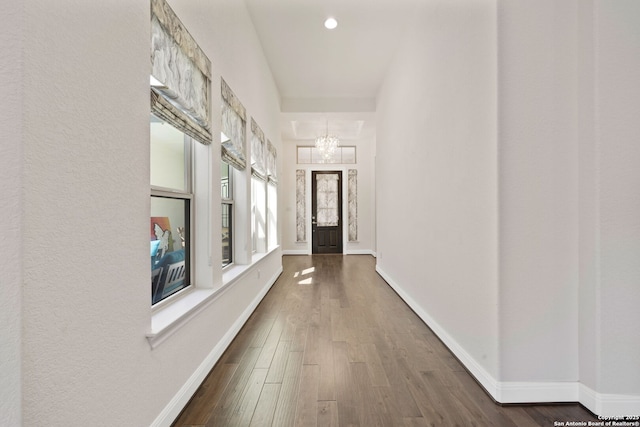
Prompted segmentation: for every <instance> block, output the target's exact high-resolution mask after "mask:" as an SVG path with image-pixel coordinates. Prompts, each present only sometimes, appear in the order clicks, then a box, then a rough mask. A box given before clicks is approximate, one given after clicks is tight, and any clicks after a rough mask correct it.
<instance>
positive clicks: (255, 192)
mask: <svg viewBox="0 0 640 427" xmlns="http://www.w3.org/2000/svg"><path fill="white" fill-rule="evenodd" d="M266 202H267V200H266V198H265V182H264V181H263V180H262V179H260V178H256V177H255V176H253V177H252V178H251V241H252V247H253V252H265V250H266V241H265V240H266V232H267V230H266V212H265V210H266Z"/></svg>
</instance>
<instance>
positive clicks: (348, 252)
mask: <svg viewBox="0 0 640 427" xmlns="http://www.w3.org/2000/svg"><path fill="white" fill-rule="evenodd" d="M375 254H376V253H375V252H374V251H372V250H371V249H347V250H346V251H345V255H371V256H373V257H375V256H376V255H375Z"/></svg>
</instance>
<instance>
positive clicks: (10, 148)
mask: <svg viewBox="0 0 640 427" xmlns="http://www.w3.org/2000/svg"><path fill="white" fill-rule="evenodd" d="M22 18H23V13H22V3H21V2H2V3H0V40H1V42H0V45H1V46H2V61H0V81H2V85H0V129H2V142H0V200H2V202H1V203H2V209H1V211H0V212H1V213H0V219H1V223H2V224H3V227H2V228H3V231H2V245H0V272H1V273H0V275H1V277H0V325H2V326H1V327H0V384H1V385H0V419H1V420H2V422H3V425H5V426H7V427H14V426H20V425H22V384H21V370H22V363H21V360H22V337H21V330H22V236H21V233H22V229H23V221H22V99H23V94H22V85H21V81H22Z"/></svg>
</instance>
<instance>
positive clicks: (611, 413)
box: [578, 384, 640, 417]
mask: <svg viewBox="0 0 640 427" xmlns="http://www.w3.org/2000/svg"><path fill="white" fill-rule="evenodd" d="M578 393H579V402H580V403H581V404H582V405H584V406H585V407H586V408H587V409H589V410H590V411H591V412H593V413H594V414H598V415H600V416H603V417H615V416H618V417H620V416H625V415H626V416H630V415H633V416H639V415H640V396H630V395H622V394H603V393H598V392H596V391H595V390H592V389H591V388H589V387H587V386H586V385H584V384H579V386H578Z"/></svg>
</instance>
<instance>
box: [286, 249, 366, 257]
mask: <svg viewBox="0 0 640 427" xmlns="http://www.w3.org/2000/svg"><path fill="white" fill-rule="evenodd" d="M344 254H345V255H371V256H373V257H375V256H376V253H375V251H372V250H371V249H347V250H346V251H345V253H344ZM282 255H311V252H309V251H308V250H306V249H283V250H282Z"/></svg>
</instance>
